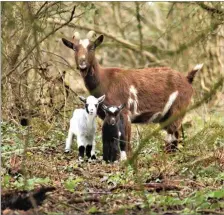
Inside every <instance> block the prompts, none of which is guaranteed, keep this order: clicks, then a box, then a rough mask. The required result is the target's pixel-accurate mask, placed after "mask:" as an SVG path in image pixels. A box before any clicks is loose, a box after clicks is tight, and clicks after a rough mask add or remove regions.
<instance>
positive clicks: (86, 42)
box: [79, 39, 89, 49]
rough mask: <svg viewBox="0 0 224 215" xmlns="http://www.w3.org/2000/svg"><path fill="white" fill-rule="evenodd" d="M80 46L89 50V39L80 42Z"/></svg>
mask: <svg viewBox="0 0 224 215" xmlns="http://www.w3.org/2000/svg"><path fill="white" fill-rule="evenodd" d="M79 44H80V45H82V46H83V48H85V49H86V48H87V46H88V45H89V39H84V40H79Z"/></svg>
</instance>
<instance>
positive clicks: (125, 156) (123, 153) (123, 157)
mask: <svg viewBox="0 0 224 215" xmlns="http://www.w3.org/2000/svg"><path fill="white" fill-rule="evenodd" d="M120 160H121V161H123V160H127V154H126V152H125V151H121V157H120Z"/></svg>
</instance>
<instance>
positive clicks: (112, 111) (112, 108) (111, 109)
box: [109, 107, 118, 113]
mask: <svg viewBox="0 0 224 215" xmlns="http://www.w3.org/2000/svg"><path fill="white" fill-rule="evenodd" d="M116 110H118V108H117V107H109V111H110V112H111V113H115V111H116Z"/></svg>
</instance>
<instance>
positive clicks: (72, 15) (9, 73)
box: [2, 6, 76, 81]
mask: <svg viewBox="0 0 224 215" xmlns="http://www.w3.org/2000/svg"><path fill="white" fill-rule="evenodd" d="M75 8H76V6H74V7H73V10H72V12H71V16H70V19H69V20H68V21H66V22H64V23H63V24H61V25H60V26H59V27H57V28H56V29H54V30H52V31H51V32H50V33H49V34H47V35H46V36H45V37H44V38H42V39H41V40H40V41H38V42H37V43H36V44H35V45H34V46H33V47H32V48H31V49H30V50H29V51H28V52H27V54H26V55H25V57H24V58H23V59H22V60H21V61H20V62H19V63H17V65H16V66H14V68H13V69H12V70H10V71H9V72H8V73H7V74H6V75H4V76H3V77H2V81H4V80H5V78H6V77H7V76H9V75H11V74H12V73H13V72H14V71H15V70H16V69H17V68H18V67H19V66H20V64H21V63H23V61H25V60H26V58H27V57H28V56H29V55H30V54H31V53H32V52H33V50H34V49H35V48H36V47H37V46H38V45H39V44H40V43H42V42H43V41H44V40H46V39H47V38H48V37H49V36H51V35H52V34H54V33H55V32H56V31H58V30H59V29H61V28H63V27H64V26H66V25H67V24H68V23H70V22H71V21H72V20H73V18H74V13H75Z"/></svg>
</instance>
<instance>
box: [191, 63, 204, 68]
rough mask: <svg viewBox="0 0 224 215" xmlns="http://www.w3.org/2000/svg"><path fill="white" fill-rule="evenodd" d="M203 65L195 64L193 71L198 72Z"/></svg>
mask: <svg viewBox="0 0 224 215" xmlns="http://www.w3.org/2000/svg"><path fill="white" fill-rule="evenodd" d="M203 65H204V64H203V63H201V64H197V65H196V66H195V67H194V69H193V70H200V69H201V68H202V67H203Z"/></svg>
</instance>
